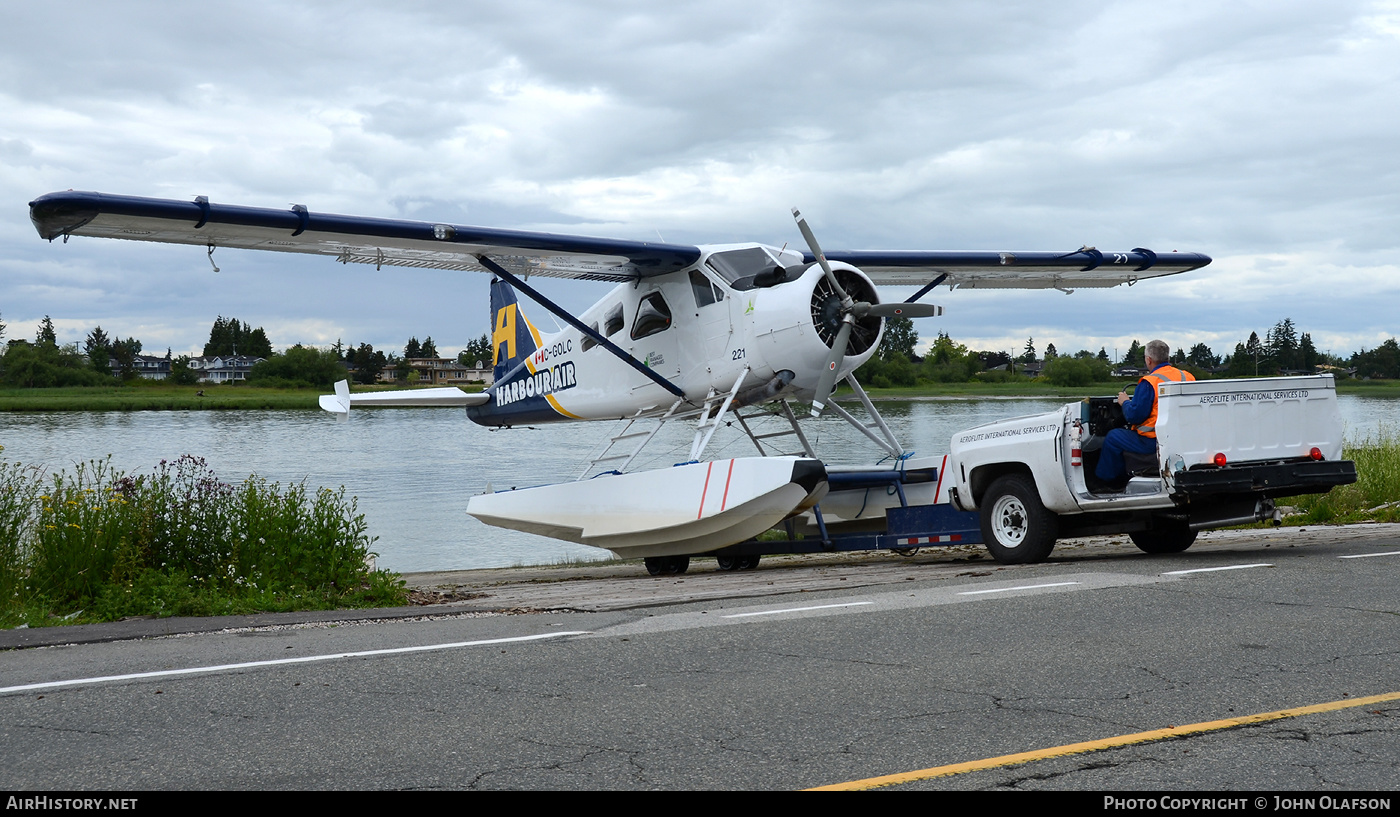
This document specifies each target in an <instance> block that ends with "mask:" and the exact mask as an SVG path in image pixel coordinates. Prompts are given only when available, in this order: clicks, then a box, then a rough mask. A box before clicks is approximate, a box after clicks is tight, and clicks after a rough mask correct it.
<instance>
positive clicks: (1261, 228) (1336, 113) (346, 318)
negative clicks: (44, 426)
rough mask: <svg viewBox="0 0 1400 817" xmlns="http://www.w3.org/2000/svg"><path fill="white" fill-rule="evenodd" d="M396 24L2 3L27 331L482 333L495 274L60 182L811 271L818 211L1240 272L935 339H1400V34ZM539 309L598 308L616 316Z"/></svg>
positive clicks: (609, 9) (220, 10) (1367, 13)
mask: <svg viewBox="0 0 1400 817" xmlns="http://www.w3.org/2000/svg"><path fill="white" fill-rule="evenodd" d="M390 5H391V4H388V3H383V2H375V3H344V2H342V3H334V4H328V3H318V2H309V1H308V0H303V2H298V3H280V2H279V3H259V2H253V1H252V0H240V2H238V3H227V4H225V3H204V4H199V5H190V4H175V3H142V2H132V1H131V0H125V2H121V3H111V2H91V3H82V2H73V3H23V4H19V3H14V4H7V5H6V7H5V25H4V26H3V27H0V111H3V115H0V193H3V201H4V202H6V204H5V205H4V206H3V207H0V316H3V320H4V321H5V322H6V323H7V324H8V325H9V329H8V332H7V337H11V338H14V337H33V334H34V330H35V325H36V324H37V323H38V321H39V320H40V319H41V318H42V317H43V316H44V315H46V314H48V315H51V316H53V319H54V322H55V324H56V325H57V326H58V328H59V336H60V340H61V341H64V342H68V341H80V340H81V339H82V338H83V337H84V336H85V335H86V333H87V332H88V331H89V330H90V329H91V328H92V327H93V326H94V325H98V324H100V325H101V326H102V327H103V328H104V329H105V330H106V331H107V333H108V334H109V335H113V336H119V337H127V336H135V337H138V338H140V339H141V340H143V341H144V343H145V348H146V350H147V351H148V352H149V351H154V352H158V353H163V352H164V350H165V348H166V347H173V349H174V350H175V352H176V354H179V353H181V352H191V353H198V351H199V349H200V348H201V347H202V346H203V343H204V341H205V340H206V339H207V338H208V332H209V326H210V324H211V323H212V322H213V319H214V317H215V316H216V315H220V314H222V315H225V316H233V317H237V318H239V319H241V320H245V321H248V322H249V323H251V324H253V325H254V326H263V327H266V329H267V331H268V335H269V336H270V337H271V338H272V341H273V343H274V344H275V345H276V346H278V347H285V346H289V345H291V344H292V343H297V342H301V343H312V344H330V343H333V342H335V340H336V339H337V338H340V339H343V340H344V341H346V342H350V343H355V344H358V343H363V342H368V343H372V344H374V345H375V346H376V348H385V349H389V350H400V349H401V348H402V346H403V344H404V342H405V341H406V340H407V339H408V337H409V336H410V335H416V336H417V337H419V338H420V339H422V338H423V337H424V336H427V335H431V336H432V337H433V338H434V339H435V340H436V341H437V342H438V347H439V349H443V350H448V349H452V350H455V349H456V348H459V347H460V346H462V345H463V344H465V343H466V342H467V341H468V340H469V339H470V338H472V337H474V336H478V335H480V334H482V333H483V332H484V331H486V329H487V321H488V318H487V280H486V278H485V276H482V275H477V274H471V273H458V272H442V271H420V270H402V269H393V268H385V269H384V270H383V271H382V272H376V271H375V270H374V269H373V268H372V267H368V266H362V265H350V266H341V265H338V264H336V263H334V262H333V261H331V260H330V259H325V258H299V257H295V256H287V255H280V254H271V253H257V252H241V253H240V252H236V251H225V252H222V253H217V254H216V261H217V262H218V264H219V267H220V269H221V270H222V271H221V272H219V273H217V274H216V273H214V272H213V271H212V269H211V268H210V265H209V263H208V260H207V259H206V258H205V256H204V252H203V250H201V249H199V248H197V247H182V246H165V245H147V244H141V243H136V242H131V243H128V242H121V241H111V240H105V239H91V238H75V239H73V240H72V241H71V242H70V243H68V244H67V245H62V244H60V243H57V242H55V243H53V244H48V243H46V242H43V241H42V240H40V239H39V238H38V237H37V234H36V233H35V232H34V229H33V227H32V226H31V225H30V223H29V221H28V209H27V203H28V202H29V201H30V200H31V199H33V198H35V197H36V196H38V195H41V194H43V193H47V192H51V191H55V190H64V189H69V188H73V189H79V190H98V191H102V192H109V193H121V194H130V195H144V196H160V197H169V198H179V199H188V198H190V197H193V196H196V195H207V196H209V197H210V199H211V200H212V201H216V202H224V203H233V204H246V205H254V206H267V207H285V206H287V205H289V204H292V203H300V204H305V205H307V206H308V207H310V208H311V209H312V210H313V211H321V212H340V213H349V214H355V215H369V216H388V217H405V218H421V219H424V220H431V221H451V222H456V223H465V224H479V225H488V226H498V227H513V228H521V229H544V230H551V231H555V232H569V233H579V234H587V235H599V236H609V237H621V238H634V239H655V238H657V236H661V237H662V238H664V239H665V240H666V241H668V242H675V243H703V242H729V241H749V240H758V241H765V242H769V243H773V244H776V245H781V244H783V243H785V242H787V243H799V242H800V241H801V237H800V235H799V234H798V232H797V230H796V228H795V226H794V225H793V222H792V219H791V216H790V214H789V208H790V207H792V206H798V207H800V208H801V209H802V211H803V212H804V214H805V215H807V216H808V218H809V220H810V222H811V223H812V225H813V227H814V229H815V230H816V231H817V234H818V236H819V237H820V239H821V241H822V244H823V246H824V247H826V248H827V249H829V250H832V249H878V248H894V249H991V250H1065V251H1069V250H1074V249H1077V248H1078V247H1079V246H1080V245H1082V244H1089V245H1093V246H1097V247H1098V248H1099V249H1101V250H1105V251H1114V250H1127V249H1131V248H1133V247H1148V248H1151V249H1154V250H1157V251H1158V252H1163V251H1170V250H1172V249H1179V250H1183V251H1187V250H1190V251H1198V252H1204V253H1207V254H1209V255H1211V256H1213V257H1214V258H1215V263H1214V264H1212V265H1211V266H1209V267H1207V268H1206V269H1204V270H1199V271H1196V272H1193V273H1188V274H1186V275H1181V276H1173V277H1169V278H1165V279H1160V280H1155V281H1147V282H1143V283H1141V284H1139V285H1137V286H1135V287H1132V288H1128V287H1119V288H1117V289H1114V290H1109V291H1094V290H1084V291H1080V292H1077V293H1075V294H1073V295H1069V296H1066V295H1064V294H1062V293H1059V292H1054V291H1047V292H995V291H991V292H988V291H982V292H977V291H968V292H957V291H955V292H949V291H948V290H947V289H946V288H944V289H940V290H939V291H938V293H937V295H931V296H929V297H928V298H927V299H926V300H930V301H932V302H935V303H941V304H943V305H944V306H945V307H946V309H947V315H946V316H945V317H944V318H941V319H927V320H922V321H919V322H918V323H917V328H918V330H919V332H920V334H921V335H922V336H924V337H925V338H932V337H933V336H934V335H935V334H936V333H937V332H938V331H940V330H942V331H946V332H948V333H949V334H951V335H952V336H953V337H954V338H955V339H957V340H960V341H962V342H965V343H967V344H968V345H969V346H971V347H973V348H978V349H981V348H987V349H1001V350H1006V351H1015V352H1017V353H1019V351H1020V350H1021V348H1022V347H1023V346H1024V344H1025V341H1026V338H1027V337H1034V338H1035V342H1036V346H1037V348H1038V349H1039V350H1043V349H1044V346H1045V344H1046V343H1047V342H1053V343H1055V344H1056V346H1057V347H1058V348H1059V350H1060V351H1061V352H1067V351H1073V350H1075V349H1078V348H1081V347H1087V348H1090V349H1092V350H1095V351H1097V350H1098V348H1099V347H1100V346H1106V347H1107V348H1108V350H1109V352H1110V353H1112V352H1113V351H1114V350H1115V348H1117V349H1118V350H1119V352H1120V354H1121V352H1123V351H1126V348H1127V346H1128V344H1129V343H1130V342H1131V341H1132V340H1133V339H1134V338H1136V339H1139V340H1142V341H1144V342H1145V341H1146V340H1148V339H1150V338H1152V337H1161V338H1163V339H1165V340H1167V341H1168V342H1169V343H1170V344H1171V345H1172V346H1173V347H1174V348H1175V347H1184V348H1188V349H1189V348H1190V346H1191V345H1192V344H1194V343H1196V342H1204V343H1206V344H1208V345H1210V346H1211V347H1212V348H1213V349H1215V351H1216V352H1217V353H1227V352H1229V351H1230V350H1232V349H1233V347H1234V344H1235V343H1236V342H1238V341H1240V340H1243V339H1244V338H1245V337H1247V336H1248V334H1249V332H1250V331H1257V332H1259V334H1260V335H1261V337H1262V336H1263V334H1264V332H1265V331H1266V330H1267V329H1268V328H1269V327H1270V326H1272V325H1273V324H1275V323H1277V322H1278V321H1279V320H1281V319H1283V318H1285V317H1291V318H1292V319H1293V321H1294V322H1295V323H1296V324H1297V326H1298V327H1299V329H1300V330H1301V331H1306V332H1311V333H1312V336H1313V338H1314V341H1315V343H1316V345H1317V347H1318V348H1319V349H1322V350H1328V349H1330V350H1332V351H1334V352H1344V353H1345V352H1351V351H1353V350H1355V349H1358V348H1360V347H1362V346H1365V347H1367V348H1370V347H1374V346H1375V345H1376V344H1378V343H1379V342H1381V341H1383V340H1385V339H1386V338H1388V337H1392V336H1395V335H1396V334H1400V319H1397V317H1396V315H1397V306H1400V274H1397V273H1400V263H1397V253H1396V250H1397V245H1400V172H1398V171H1400V76H1397V75H1400V3H1396V2H1389V3H1369V2H1345V0H1333V2H1329V3H1318V2H1287V0H1269V2H1258V3H1220V2H1164V1H1163V0H1153V1H1152V2H1121V3H1091V2H1073V1H1072V0H1071V1H1070V2H1061V3H1043V2H1026V3H1014V2H1001V3H985V2H968V3H928V2H910V3H881V2H864V3H860V4H857V3H854V2H844V3H823V2H812V3H795V2H763V0H742V2H709V3H695V4H659V3H642V2H604V1H602V0H592V2H587V3H562V2H561V3H554V2H528V1H522V0H515V2H510V3H506V2H495V3H470V2H456V3H433V2H420V3H414V2H402V0H401V2H398V3H395V4H392V6H393V9H392V10H390ZM544 288H545V290H546V292H548V293H549V294H552V295H554V296H556V297H558V298H559V299H560V300H561V301H562V302H564V303H565V304H566V305H567V306H569V307H570V308H572V309H575V310H582V309H583V308H584V307H586V306H587V305H588V304H589V303H591V302H592V301H594V300H596V299H597V298H599V297H601V296H602V295H603V294H604V293H605V292H606V290H607V285H606V284H588V283H583V282H553V281H550V282H546V284H545V285H544ZM906 294H907V291H890V292H888V293H886V297H887V298H891V297H904V296H905V295H906ZM527 310H528V308H527ZM538 312H539V310H538V309H536V310H534V311H533V312H532V316H533V315H534V314H537V313H538ZM540 317H541V320H540V321H539V322H540V323H542V324H544V325H546V326H548V325H549V320H548V319H547V318H545V317H544V316H540Z"/></svg>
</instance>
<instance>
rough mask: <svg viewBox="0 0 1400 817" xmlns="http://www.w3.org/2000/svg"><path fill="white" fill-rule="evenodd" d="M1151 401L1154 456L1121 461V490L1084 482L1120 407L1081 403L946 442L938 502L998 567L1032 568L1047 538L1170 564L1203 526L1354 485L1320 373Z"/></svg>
mask: <svg viewBox="0 0 1400 817" xmlns="http://www.w3.org/2000/svg"><path fill="white" fill-rule="evenodd" d="M1158 404H1159V405H1158V415H1157V455H1156V456H1155V457H1153V456H1151V455H1147V456H1145V457H1141V459H1140V460H1135V456H1136V455H1133V454H1129V455H1128V457H1127V461H1126V464H1127V466H1128V470H1129V472H1130V474H1131V475H1132V477H1131V479H1130V480H1129V481H1128V484H1127V487H1126V488H1125V489H1123V490H1118V491H1114V490H1111V489H1110V488H1109V487H1108V486H1105V485H1103V484H1101V483H1100V482H1099V481H1098V479H1097V478H1096V477H1095V476H1094V467H1095V465H1097V464H1098V457H1099V450H1100V448H1101V446H1102V445H1103V439H1104V435H1106V434H1107V433H1108V431H1109V430H1110V429H1112V428H1115V427H1118V426H1122V425H1124V424H1125V423H1124V420H1123V411H1122V408H1121V407H1120V406H1119V405H1118V403H1117V401H1116V400H1115V399H1114V398H1112V397H1091V398H1086V399H1085V400H1083V401H1082V402H1078V403H1070V404H1069V405H1067V406H1065V407H1064V408H1062V409H1060V410H1058V411H1052V412H1047V413H1045V414H1038V415H1033V416H1030V417H1017V418H1014V419H1010V420H1001V421H998V422H994V423H987V424H985V425H980V426H977V427H976V428H971V429H968V430H966V431H963V432H961V433H958V434H955V435H954V436H953V441H952V451H951V454H950V455H949V457H948V466H947V470H946V471H945V473H946V474H947V476H948V478H950V479H951V480H952V481H953V483H952V486H951V488H950V489H949V491H948V498H949V501H950V502H951V503H952V504H953V505H954V507H957V508H959V509H961V510H965V511H972V510H978V511H980V513H981V522H982V538H983V541H984V542H985V543H986V545H987V549H988V550H990V551H991V553H992V556H993V557H995V558H996V560H997V561H999V562H1002V563H1004V564H1010V563H1025V562H1037V561H1040V560H1042V559H1044V558H1046V557H1047V556H1049V555H1050V551H1051V550H1052V549H1053V548H1054V547H1055V541H1056V540H1057V539H1061V538H1069V537H1075V536H1090V535H1098V534H1111V533H1126V534H1128V535H1129V536H1130V537H1132V540H1133V542H1134V543H1135V544H1136V545H1137V546H1138V547H1139V548H1141V549H1142V550H1144V551H1147V552H1148V553H1177V552H1180V551H1183V550H1185V549H1187V548H1188V547H1190V546H1191V543H1192V542H1194V541H1195V540H1196V533H1197V531H1200V530H1204V529H1206V528H1218V527H1226V526H1230V525H1241V524H1246V523H1250V522H1255V521H1264V520H1267V519H1271V518H1272V519H1273V520H1274V521H1275V523H1277V522H1278V519H1279V515H1278V511H1277V510H1276V509H1275V507H1274V503H1273V500H1274V499H1275V498H1277V497H1281V496H1292V495H1295V494H1309V493H1325V492H1326V491H1328V490H1330V489H1331V488H1332V487H1333V486H1335V485H1345V484H1347V483H1351V482H1355V481H1356V466H1355V464H1354V463H1352V462H1350V461H1347V460H1343V459H1341V455H1342V421H1341V415H1340V412H1339V411H1338V408H1337V393H1336V388H1335V384H1334V382H1333V380H1332V377H1331V375H1322V376H1315V377H1314V376H1309V377H1271V378H1252V379H1240V380H1202V381H1196V382H1190V383H1164V384H1162V386H1161V389H1160V392H1159V396H1158Z"/></svg>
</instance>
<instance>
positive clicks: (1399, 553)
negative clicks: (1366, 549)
mask: <svg viewBox="0 0 1400 817" xmlns="http://www.w3.org/2000/svg"><path fill="white" fill-rule="evenodd" d="M1367 556H1400V550H1392V551H1388V552H1386V553H1353V554H1352V555H1350V556H1338V557H1337V558H1338V559H1365V558H1366V557H1367Z"/></svg>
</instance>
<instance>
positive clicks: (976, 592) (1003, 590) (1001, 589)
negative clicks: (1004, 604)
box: [958, 582, 1079, 596]
mask: <svg viewBox="0 0 1400 817" xmlns="http://www.w3.org/2000/svg"><path fill="white" fill-rule="evenodd" d="M1071 584H1079V582H1054V583H1053V584H1023V585H1020V586H1019V587H994V588H992V589H991V590H964V591H963V592H961V593H959V594H958V595H959V596H980V595H982V594H983V593H1010V592H1011V591H1012V590H1039V589H1040V588H1042V587H1068V586H1069V585H1071Z"/></svg>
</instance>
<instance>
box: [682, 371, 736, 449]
mask: <svg viewBox="0 0 1400 817" xmlns="http://www.w3.org/2000/svg"><path fill="white" fill-rule="evenodd" d="M748 376H749V367H747V366H745V367H744V370H743V371H742V372H739V377H738V378H737V379H736V380H735V381H734V386H733V388H731V389H730V390H729V391H727V392H717V391H715V389H714V387H713V386H711V387H710V391H709V393H708V394H706V395H705V405H704V406H702V407H701V408H700V420H699V421H698V422H697V423H696V424H695V439H694V441H692V442H691V444H690V457H689V458H688V459H687V460H686V461H687V462H698V461H699V460H700V456H701V455H702V454H704V453H705V446H707V445H709V444H710V438H711V437H713V436H715V430H716V429H718V428H719V426H720V423H721V422H723V421H724V416H725V415H726V414H727V413H728V412H729V406H730V405H731V404H733V402H734V398H735V397H736V396H737V395H738V394H739V389H740V388H741V387H743V385H744V378H746V377H748ZM716 403H718V404H719V408H718V409H716V408H715V404H716Z"/></svg>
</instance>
